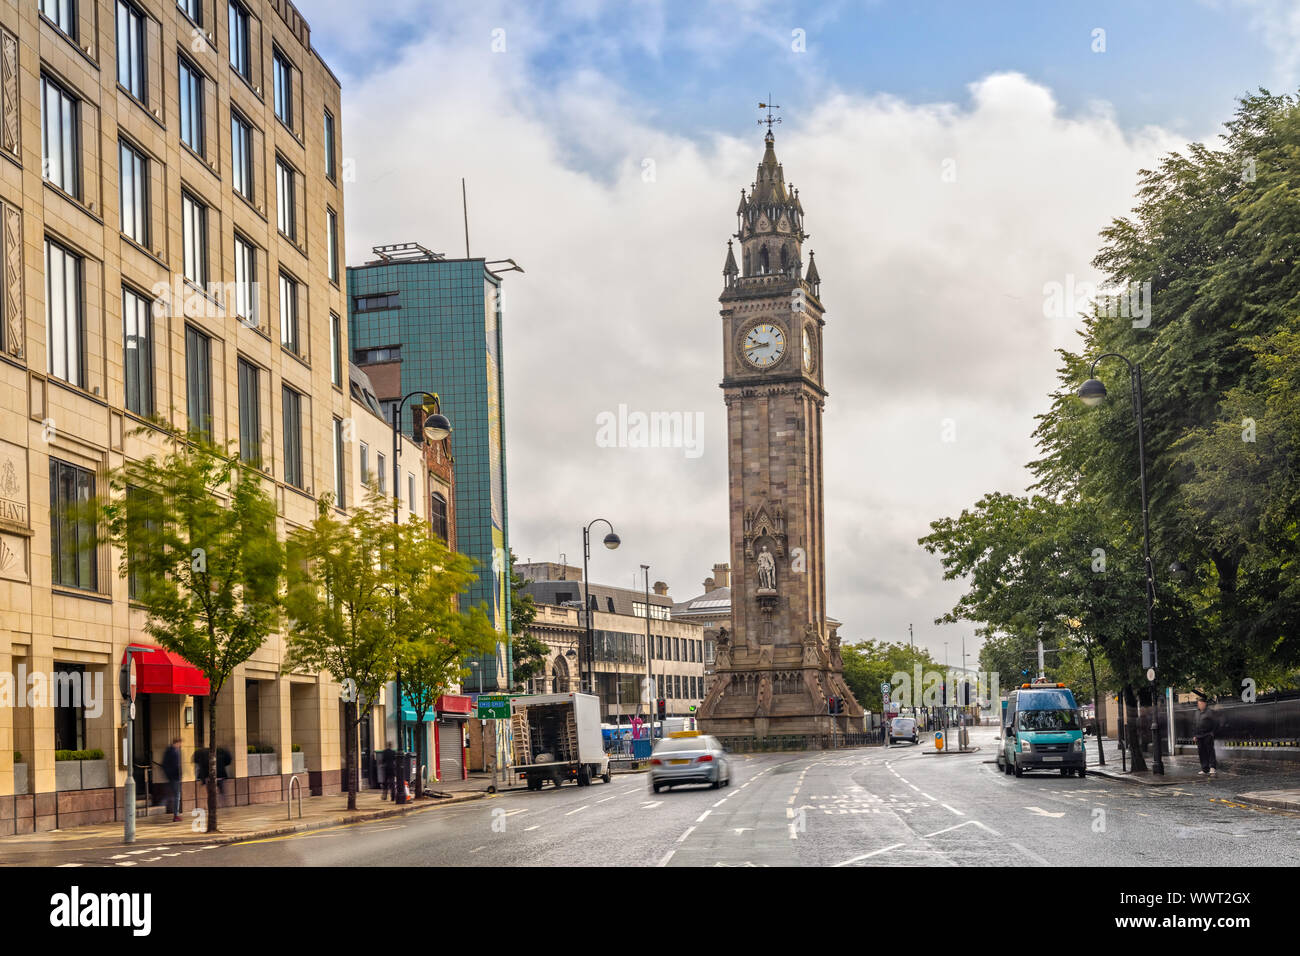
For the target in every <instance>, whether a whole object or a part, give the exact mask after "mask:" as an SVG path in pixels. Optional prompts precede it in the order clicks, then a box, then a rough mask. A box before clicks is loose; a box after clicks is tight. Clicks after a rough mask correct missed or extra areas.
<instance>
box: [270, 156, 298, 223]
mask: <svg viewBox="0 0 1300 956" xmlns="http://www.w3.org/2000/svg"><path fill="white" fill-rule="evenodd" d="M294 220H295V216H294V195H293V167H292V166H289V165H287V164H286V163H285V162H284V161H283V160H280V159H277V160H276V161H275V224H276V225H277V226H278V227H279V229H280V231H281V232H282V233H284V234H285V235H286V236H288V237H289V238H290V239H295V238H297V235H298V233H297V223H296V222H295V221H294Z"/></svg>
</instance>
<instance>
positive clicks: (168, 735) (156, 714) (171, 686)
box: [122, 643, 211, 804]
mask: <svg viewBox="0 0 1300 956" xmlns="http://www.w3.org/2000/svg"><path fill="white" fill-rule="evenodd" d="M127 653H130V654H131V656H132V657H133V658H134V660H133V664H134V670H135V705H136V706H135V721H134V726H133V728H132V729H133V731H134V735H133V738H132V742H131V756H132V760H131V762H132V768H131V772H132V774H133V775H134V777H135V788H136V789H135V792H136V794H137V798H136V799H137V801H148V802H149V803H154V804H157V803H162V802H164V801H165V800H166V799H167V790H168V787H167V779H166V777H165V776H164V775H163V772H162V761H163V755H164V754H165V753H166V751H167V748H168V747H169V746H171V742H172V741H173V740H175V739H176V738H178V737H179V738H181V741H182V743H181V748H182V754H181V769H182V774H183V775H184V776H190V774H188V773H186V768H187V765H188V764H191V763H192V761H193V756H192V752H193V749H194V746H195V744H196V743H199V742H201V741H202V736H201V735H202V734H204V733H206V731H207V727H206V726H203V727H201V728H196V727H195V710H196V708H195V702H194V698H200V699H202V700H206V698H207V697H208V695H209V694H210V692H211V686H210V685H209V683H208V679H207V678H206V677H204V676H203V671H201V670H199V669H198V668H197V667H195V666H194V665H193V664H191V663H190V662H189V661H187V660H185V658H183V657H181V656H180V655H179V654H177V653H175V652H173V651H169V650H167V649H166V648H164V647H159V646H157V645H155V644H142V643H132V644H130V645H129V646H128V650H127V651H125V652H123V655H122V657H123V661H125V659H126V655H127ZM198 709H199V710H201V709H202V708H201V707H200V708H198ZM196 730H197V734H196ZM190 799H193V797H192V796H191V798H190Z"/></svg>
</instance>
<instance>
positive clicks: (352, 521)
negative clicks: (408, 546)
mask: <svg viewBox="0 0 1300 956" xmlns="http://www.w3.org/2000/svg"><path fill="white" fill-rule="evenodd" d="M331 505H332V502H331V500H330V498H329V496H324V497H322V498H321V500H320V501H319V502H318V505H317V513H316V519H315V521H313V522H312V523H311V524H310V525H308V526H307V527H305V528H299V529H298V530H296V531H295V532H294V533H293V534H292V535H291V536H290V538H289V544H288V554H289V564H288V568H289V574H288V579H289V581H288V589H287V593H286V597H285V608H286V610H287V612H288V616H289V621H290V630H289V635H288V641H287V644H288V647H287V652H286V655H285V663H284V669H285V671H286V672H289V671H295V670H307V671H313V672H314V671H328V672H329V673H330V674H331V675H333V676H334V678H335V679H336V680H338V681H340V682H342V683H343V685H344V731H345V735H346V744H345V745H346V748H347V758H348V761H347V762H348V782H347V794H348V809H349V810H355V809H356V806H357V783H358V780H357V776H358V772H359V768H360V759H359V754H358V752H357V747H358V741H357V729H358V727H359V726H360V724H361V721H363V720H364V719H365V717H366V715H367V714H369V713H370V711H371V709H372V708H373V707H374V704H375V701H376V700H378V699H379V693H380V690H381V689H382V688H383V686H384V684H386V683H387V682H388V681H390V680H392V679H393V676H394V674H395V672H396V667H397V659H398V650H399V647H400V645H401V638H400V637H399V635H398V634H397V633H396V632H395V631H394V629H393V626H392V622H391V619H390V616H391V614H392V601H393V589H392V586H393V583H394V575H393V572H392V556H391V549H392V544H393V539H394V535H393V531H392V520H391V519H392V512H391V510H390V504H389V499H387V498H385V497H383V496H382V495H380V494H379V493H378V491H376V490H374V489H371V491H370V493H369V494H368V495H367V496H366V500H365V503H364V504H363V505H362V506H361V507H359V508H356V509H355V510H354V511H353V512H352V514H351V515H349V516H348V517H347V518H346V519H342V518H340V517H338V516H337V515H336V514H335V512H334V509H333V508H332V507H331Z"/></svg>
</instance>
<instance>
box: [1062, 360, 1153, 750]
mask: <svg viewBox="0 0 1300 956" xmlns="http://www.w3.org/2000/svg"><path fill="white" fill-rule="evenodd" d="M1104 358H1117V359H1120V360H1121V361H1123V362H1124V364H1125V365H1127V366H1128V372H1129V383H1130V387H1131V389H1132V392H1133V416H1134V418H1136V419H1137V440H1138V485H1139V489H1140V492H1141V496H1142V562H1143V564H1144V566H1145V568H1146V585H1147V587H1146V591H1147V595H1146V602H1147V644H1148V646H1149V647H1150V648H1151V667H1150V669H1149V670H1148V671H1147V674H1148V679H1149V680H1150V681H1151V772H1152V773H1155V774H1163V773H1164V772H1165V765H1164V761H1163V760H1162V759H1161V756H1160V706H1159V704H1158V703H1157V702H1156V639H1155V597H1156V582H1155V574H1154V573H1153V569H1152V566H1151V525H1150V521H1149V519H1148V516H1147V466H1146V434H1145V432H1144V431H1143V428H1142V366H1141V365H1135V364H1134V363H1133V362H1131V361H1129V359H1128V358H1127V357H1125V356H1123V355H1121V354H1120V353H1119V352H1106V353H1104V354H1102V355H1099V356H1097V357H1096V358H1095V359H1093V360H1092V369H1091V370H1090V371H1089V373H1088V380H1087V381H1086V382H1084V383H1083V384H1082V385H1080V386H1079V400H1080V401H1082V402H1083V404H1085V405H1100V404H1101V402H1102V401H1103V400H1104V399H1105V398H1106V386H1105V385H1103V384H1102V383H1101V382H1100V381H1099V380H1098V379H1097V364H1098V363H1099V362H1100V361H1101V360H1102V359H1104Z"/></svg>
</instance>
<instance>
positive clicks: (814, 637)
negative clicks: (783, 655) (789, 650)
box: [803, 624, 826, 667]
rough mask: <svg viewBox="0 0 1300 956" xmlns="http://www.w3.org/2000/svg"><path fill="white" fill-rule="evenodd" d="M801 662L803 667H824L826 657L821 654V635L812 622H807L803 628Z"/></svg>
mask: <svg viewBox="0 0 1300 956" xmlns="http://www.w3.org/2000/svg"><path fill="white" fill-rule="evenodd" d="M803 663H804V666H805V667H825V666H826V659H825V657H824V656H823V655H822V642H821V635H820V634H818V633H817V627H816V625H814V624H807V625H805V626H804V629H803Z"/></svg>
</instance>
